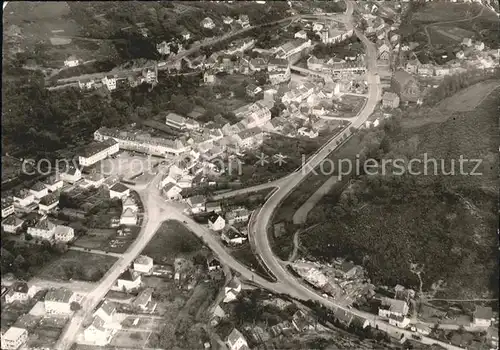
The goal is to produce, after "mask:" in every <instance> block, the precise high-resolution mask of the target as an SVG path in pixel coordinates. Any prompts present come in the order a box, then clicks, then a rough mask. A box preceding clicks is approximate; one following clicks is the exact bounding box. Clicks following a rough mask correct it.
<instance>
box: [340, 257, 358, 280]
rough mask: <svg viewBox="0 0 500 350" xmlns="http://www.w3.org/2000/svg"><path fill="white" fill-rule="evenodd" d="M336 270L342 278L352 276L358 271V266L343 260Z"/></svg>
mask: <svg viewBox="0 0 500 350" xmlns="http://www.w3.org/2000/svg"><path fill="white" fill-rule="evenodd" d="M338 272H339V274H340V277H342V278H344V279H349V278H353V277H354V276H355V275H356V273H357V272H358V266H356V265H355V264H353V263H352V262H350V261H343V262H342V263H341V264H340V266H339V267H338Z"/></svg>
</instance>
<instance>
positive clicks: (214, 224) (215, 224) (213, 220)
mask: <svg viewBox="0 0 500 350" xmlns="http://www.w3.org/2000/svg"><path fill="white" fill-rule="evenodd" d="M225 226H226V220H224V218H223V217H222V216H220V215H218V214H214V215H211V216H210V217H209V218H208V227H209V228H210V229H211V230H214V231H221V230H222V229H223V228H224V227H225Z"/></svg>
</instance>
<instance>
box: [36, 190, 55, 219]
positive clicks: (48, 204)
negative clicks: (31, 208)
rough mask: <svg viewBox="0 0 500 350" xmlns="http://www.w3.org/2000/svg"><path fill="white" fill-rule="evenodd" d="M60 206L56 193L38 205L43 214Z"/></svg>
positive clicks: (43, 199)
mask: <svg viewBox="0 0 500 350" xmlns="http://www.w3.org/2000/svg"><path fill="white" fill-rule="evenodd" d="M58 205H59V198H58V197H57V196H56V195H55V194H54V193H50V194H48V195H46V196H44V197H43V198H42V199H40V203H38V211H39V212H40V213H41V214H45V213H48V212H50V211H51V210H53V209H55V208H56V207H57V206H58Z"/></svg>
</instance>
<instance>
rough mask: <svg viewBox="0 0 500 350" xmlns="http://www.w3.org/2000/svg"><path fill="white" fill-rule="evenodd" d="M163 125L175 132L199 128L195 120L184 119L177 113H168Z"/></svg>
mask: <svg viewBox="0 0 500 350" xmlns="http://www.w3.org/2000/svg"><path fill="white" fill-rule="evenodd" d="M165 124H166V125H168V126H170V127H171V128H174V129H177V130H194V129H198V128H199V127H200V123H198V122H197V121H196V120H192V119H189V118H184V117H183V116H181V115H179V114H177V113H169V114H167V115H166V116H165Z"/></svg>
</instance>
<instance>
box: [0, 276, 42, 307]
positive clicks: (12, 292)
mask: <svg viewBox="0 0 500 350" xmlns="http://www.w3.org/2000/svg"><path fill="white" fill-rule="evenodd" d="M35 292H36V289H35V288H33V287H29V286H28V284H27V283H26V282H22V281H16V282H14V283H13V284H12V285H11V286H10V287H9V291H8V292H7V294H5V302H6V303H7V304H10V303H13V302H15V301H18V302H21V303H24V302H27V301H28V300H30V299H31V298H32V297H33V295H35Z"/></svg>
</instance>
